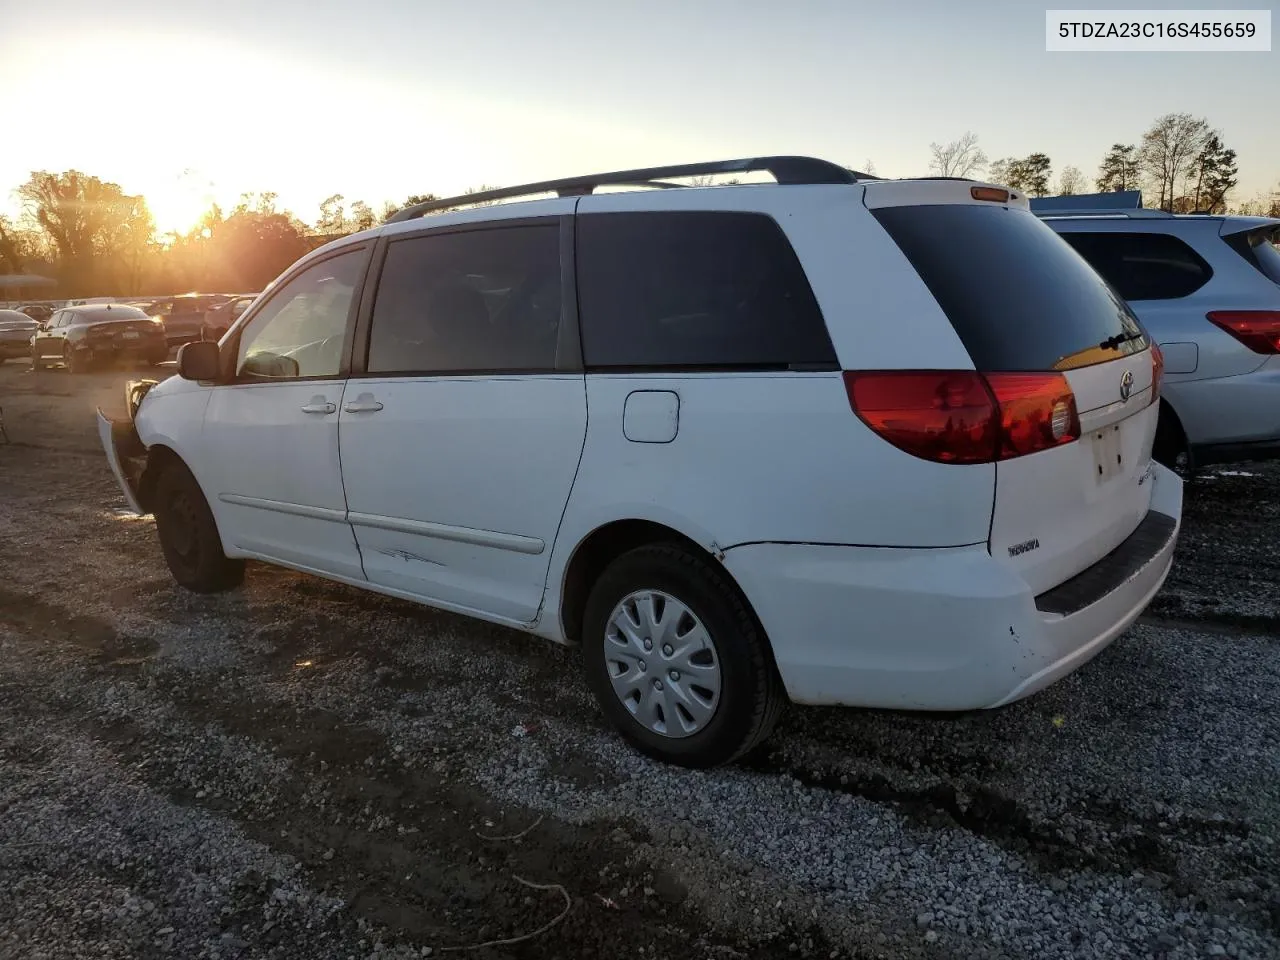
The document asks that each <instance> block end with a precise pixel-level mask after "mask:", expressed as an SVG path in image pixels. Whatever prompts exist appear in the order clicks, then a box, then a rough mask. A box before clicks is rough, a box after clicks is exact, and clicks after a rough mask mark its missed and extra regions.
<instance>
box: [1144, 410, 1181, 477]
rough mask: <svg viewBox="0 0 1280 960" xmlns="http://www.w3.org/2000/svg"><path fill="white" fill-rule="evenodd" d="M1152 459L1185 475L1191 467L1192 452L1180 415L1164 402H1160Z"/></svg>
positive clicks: (1152, 446)
mask: <svg viewBox="0 0 1280 960" xmlns="http://www.w3.org/2000/svg"><path fill="white" fill-rule="evenodd" d="M1151 458H1152V459H1153V460H1155V461H1156V463H1159V464H1161V465H1162V466H1165V467H1168V468H1169V469H1170V470H1174V471H1177V472H1178V473H1180V474H1183V475H1185V474H1186V473H1187V472H1188V471H1189V467H1190V451H1189V450H1188V449H1187V435H1186V433H1185V432H1184V431H1183V429H1182V423H1181V422H1180V421H1179V420H1178V415H1177V414H1176V413H1174V412H1173V408H1172V407H1170V406H1169V405H1168V404H1167V403H1165V402H1164V401H1163V400H1161V401H1160V411H1159V419H1158V420H1157V421H1156V437H1155V441H1154V442H1153V443H1152V445H1151Z"/></svg>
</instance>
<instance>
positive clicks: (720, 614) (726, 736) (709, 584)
mask: <svg viewBox="0 0 1280 960" xmlns="http://www.w3.org/2000/svg"><path fill="white" fill-rule="evenodd" d="M641 590H656V591H661V592H663V593H665V594H668V595H670V596H671V597H673V598H675V599H677V600H679V601H680V602H681V603H683V604H684V605H685V606H686V607H688V608H689V610H690V612H692V613H693V615H694V616H696V617H697V618H698V620H700V621H701V622H702V625H703V627H704V628H705V629H706V630H707V632H708V633H709V634H710V636H711V641H712V644H713V645H714V647H715V653H716V659H717V661H718V663H719V666H720V678H721V686H720V695H719V701H718V704H717V706H716V708H715V712H714V713H713V714H712V716H711V719H710V720H709V721H707V723H706V725H705V726H704V727H703V728H702V729H701V730H698V731H697V732H695V733H693V734H691V735H689V736H685V737H680V738H673V737H669V736H665V735H663V734H661V733H658V732H655V731H653V730H650V729H649V728H648V727H647V726H645V725H644V724H642V723H641V722H640V721H638V720H637V719H636V718H635V717H634V716H633V715H632V713H631V711H630V710H629V709H628V708H627V707H626V706H624V704H623V702H622V700H621V699H620V697H619V696H618V695H617V694H616V693H615V692H614V690H613V686H612V683H611V681H610V668H609V665H608V663H607V662H606V650H605V644H606V643H607V641H606V630H607V629H608V622H609V618H610V616H611V615H612V613H613V611H614V608H615V607H616V606H617V605H618V604H619V603H620V602H622V600H623V599H624V598H626V597H627V596H628V595H630V594H632V593H634V592H636V591H641ZM582 646H583V650H582V654H583V656H582V659H583V667H584V669H585V671H586V679H587V684H588V686H589V687H590V688H591V691H592V693H594V694H595V697H596V701H597V702H598V703H599V705H600V708H601V710H603V711H604V714H605V716H606V717H607V718H608V719H609V721H610V722H611V723H612V724H613V725H614V726H615V727H616V728H617V729H618V731H619V732H620V733H622V735H623V736H624V737H626V738H627V739H628V740H629V741H631V743H632V744H634V745H635V746H636V747H637V748H638V749H639V750H641V751H642V752H643V753H646V754H648V755H649V756H651V757H654V758H655V759H658V760H664V761H667V762H670V763H674V764H678V765H680V766H683V767H714V766H718V765H720V764H725V763H730V762H732V761H734V760H736V759H738V758H739V757H741V756H742V755H744V754H745V753H747V752H749V751H750V750H752V749H754V748H755V747H756V746H758V745H759V744H760V743H762V742H763V741H764V740H765V738H766V737H768V736H769V734H770V733H771V732H772V730H773V727H774V724H775V723H776V722H777V719H778V716H779V715H780V714H781V712H782V707H783V705H784V704H785V702H786V693H785V692H784V690H783V688H782V683H781V681H780V680H779V678H778V673H777V669H776V668H775V667H774V663H773V657H772V655H771V652H770V649H769V643H768V640H767V639H766V637H765V635H764V631H763V630H762V629H761V627H760V625H759V623H757V622H756V618H755V615H754V614H753V613H752V611H751V610H750V608H749V607H748V606H747V604H746V601H745V600H744V599H743V598H742V596H741V595H740V594H739V593H738V591H737V589H736V588H735V587H734V585H733V583H732V581H731V580H730V579H729V577H728V576H727V575H726V574H725V573H724V571H723V570H721V569H720V568H719V567H717V566H716V565H715V564H714V563H713V562H712V561H711V560H710V559H709V558H706V557H702V556H698V555H696V554H694V553H692V552H690V551H689V550H687V549H685V548H684V547H681V546H679V545H677V544H672V543H656V544H650V545H648V546H643V547H638V548H636V549H635V550H631V551H629V552H628V553H625V554H623V555H622V556H620V557H618V558H617V559H616V560H614V561H613V563H611V564H609V566H608V567H606V568H605V571H604V573H602V574H601V575H600V578H599V579H598V580H597V581H596V582H595V584H594V585H593V586H592V588H591V593H590V595H589V596H588V597H587V606H586V610H585V613H584V615H583V625H582ZM656 657H657V654H656V653H655V658H656Z"/></svg>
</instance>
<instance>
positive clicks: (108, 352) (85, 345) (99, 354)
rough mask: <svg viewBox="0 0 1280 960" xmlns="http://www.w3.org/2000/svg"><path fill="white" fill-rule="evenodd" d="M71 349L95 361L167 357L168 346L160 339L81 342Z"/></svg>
mask: <svg viewBox="0 0 1280 960" xmlns="http://www.w3.org/2000/svg"><path fill="white" fill-rule="evenodd" d="M73 349H74V350H76V351H77V352H83V353H86V354H89V355H90V356H92V357H94V358H95V359H100V358H106V357H154V356H166V357H167V356H168V355H169V345H168V343H166V342H165V341H164V340H163V339H161V338H152V339H148V340H123V341H118V342H117V341H109V342H106V343H102V342H93V341H81V342H79V343H77V344H76V345H75V346H74V347H73Z"/></svg>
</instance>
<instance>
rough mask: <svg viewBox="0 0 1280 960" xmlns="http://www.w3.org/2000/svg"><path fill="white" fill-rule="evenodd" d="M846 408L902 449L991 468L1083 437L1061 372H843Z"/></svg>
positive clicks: (940, 460)
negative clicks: (993, 465)
mask: <svg viewBox="0 0 1280 960" xmlns="http://www.w3.org/2000/svg"><path fill="white" fill-rule="evenodd" d="M844 382H845V389H846V390H847V391H848V394H849V404H850V406H851V407H852V408H853V412H854V413H856V414H857V415H858V416H859V417H860V418H861V419H862V421H863V422H864V423H865V424H866V425H867V426H869V427H870V428H871V429H872V430H874V431H875V432H876V433H877V434H879V435H880V436H881V437H883V438H884V439H885V440H887V441H889V442H890V443H892V444H893V445H894V446H895V447H897V448H898V449H900V450H904V451H906V452H907V453H909V454H911V455H912V456H916V457H920V458H922V459H924V460H932V461H934V462H936V463H994V462H995V461H997V460H1008V459H1011V458H1013V457H1023V456H1026V455H1027V454H1030V453H1036V452H1038V451H1040V450H1047V449H1049V448H1050V447H1056V446H1060V445H1062V444H1064V443H1070V442H1072V441H1073V440H1076V439H1079V437H1080V417H1079V415H1078V413H1077V411H1076V401H1075V396H1074V394H1072V392H1071V387H1070V386H1069V385H1068V384H1067V379H1066V377H1064V376H1063V375H1062V374H1060V373H989V374H981V373H977V372H975V371H966V370H930V371H925V370H884V371H846V372H845V374H844Z"/></svg>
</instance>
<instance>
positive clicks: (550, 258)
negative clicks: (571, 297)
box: [368, 223, 561, 375]
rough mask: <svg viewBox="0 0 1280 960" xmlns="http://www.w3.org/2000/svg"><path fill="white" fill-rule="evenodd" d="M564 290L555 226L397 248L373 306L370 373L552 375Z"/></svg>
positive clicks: (413, 241)
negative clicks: (530, 373) (561, 297)
mask: <svg viewBox="0 0 1280 960" xmlns="http://www.w3.org/2000/svg"><path fill="white" fill-rule="evenodd" d="M560 283H561V276H560V229H559V227H558V226H557V225H556V224H554V223H548V224H546V225H541V224H537V225H525V226H511V227H495V228H490V229H483V230H471V231H466V232H460V233H432V234H427V235H425V236H418V237H410V238H408V239H405V240H396V241H393V242H392V243H391V244H390V245H389V246H388V248H387V259H386V262H385V263H384V265H383V267H382V276H381V278H380V279H379V281H378V294H377V298H376V299H375V301H374V305H373V319H372V329H371V331H370V337H369V363H368V371H369V373H378V374H384V375H386V374H406V375H407V374H422V373H479V372H521V371H524V372H530V371H550V370H552V369H554V368H555V361H556V337H557V333H558V331H559V329H560Z"/></svg>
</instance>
